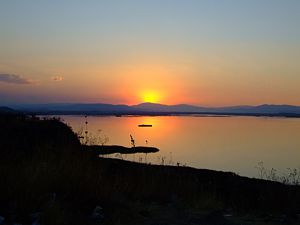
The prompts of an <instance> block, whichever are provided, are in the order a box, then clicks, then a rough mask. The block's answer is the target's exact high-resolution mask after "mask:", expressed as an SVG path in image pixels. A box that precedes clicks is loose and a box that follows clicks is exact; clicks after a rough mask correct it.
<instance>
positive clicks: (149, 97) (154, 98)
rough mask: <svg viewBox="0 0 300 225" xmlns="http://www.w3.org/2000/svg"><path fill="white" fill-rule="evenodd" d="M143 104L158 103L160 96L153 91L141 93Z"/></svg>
mask: <svg viewBox="0 0 300 225" xmlns="http://www.w3.org/2000/svg"><path fill="white" fill-rule="evenodd" d="M142 100H143V102H151V103H158V102H159V101H160V95H159V93H158V92H155V91H145V92H143V93H142Z"/></svg>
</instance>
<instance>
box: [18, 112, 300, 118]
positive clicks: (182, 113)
mask: <svg viewBox="0 0 300 225" xmlns="http://www.w3.org/2000/svg"><path fill="white" fill-rule="evenodd" d="M24 113H26V114H29V115H30V114H31V115H37V116H43V115H44V116H52V115H59V116H60V115H61V116H84V115H88V116H116V117H122V116H202V117H231V116H245V117H249V116H250V117H279V118H300V114H296V113H223V112H222V113H218V112H216V113H211V112H209V113H208V112H199V113H195V112H178V113H176V112H136V113H135V112H134V113H132V112H130V113H126V112H123V113H120V112H101V113H100V112H93V111H90V112H82V111H51V112H24Z"/></svg>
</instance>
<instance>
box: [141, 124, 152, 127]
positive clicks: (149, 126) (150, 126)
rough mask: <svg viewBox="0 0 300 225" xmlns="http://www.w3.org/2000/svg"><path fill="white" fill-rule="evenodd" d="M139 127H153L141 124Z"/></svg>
mask: <svg viewBox="0 0 300 225" xmlns="http://www.w3.org/2000/svg"><path fill="white" fill-rule="evenodd" d="M138 126H139V127H152V125H151V124H139V125H138Z"/></svg>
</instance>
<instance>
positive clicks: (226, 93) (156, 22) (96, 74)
mask: <svg viewBox="0 0 300 225" xmlns="http://www.w3.org/2000/svg"><path fill="white" fill-rule="evenodd" d="M299 12H300V1H299V0H251V1H249V0H227V1H225V0H219V1H217V0H106V1H104V0H103V1H100V0H87V1H82V0H60V1H58V0H57V1H54V0H35V1H33V0H26V1H17V0H1V2H0V32H1V33H0V105H3V104H14V103H54V102H55V103H57V102H83V103H90V102H93V103H100V102H102V103H112V104H137V103H140V102H143V101H151V102H160V103H164V104H177V103H187V104H194V105H205V106H224V105H244V104H251V105H258V104H263V103H269V104H294V105H300V28H299V27H300V13H299Z"/></svg>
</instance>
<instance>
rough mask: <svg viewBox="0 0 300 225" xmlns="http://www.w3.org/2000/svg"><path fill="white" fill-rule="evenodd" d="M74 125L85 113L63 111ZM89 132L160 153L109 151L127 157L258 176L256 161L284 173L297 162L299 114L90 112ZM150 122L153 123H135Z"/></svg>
mask: <svg viewBox="0 0 300 225" xmlns="http://www.w3.org/2000/svg"><path fill="white" fill-rule="evenodd" d="M61 118H62V119H63V120H64V121H65V122H66V123H68V124H69V125H70V126H71V127H72V128H73V130H74V131H78V130H79V129H80V128H84V127H85V120H86V119H85V117H84V116H62V117H61ZM87 120H88V130H89V132H90V133H93V134H96V133H99V132H98V130H99V129H100V130H101V132H100V135H102V136H107V137H108V138H109V142H108V143H107V144H109V145H113V144H116V145H124V146H130V145H131V143H130V135H132V136H133V138H134V140H135V143H136V145H144V146H155V147H158V148H159V149H160V152H158V153H152V154H147V155H146V154H134V155H118V154H117V155H116V154H115V155H113V157H122V158H123V159H126V160H134V161H137V162H139V161H140V162H147V163H149V162H150V163H155V164H173V165H177V162H179V163H180V164H181V165H187V166H192V167H196V168H207V169H213V170H221V171H232V172H236V173H238V174H240V175H244V176H249V177H258V170H257V168H256V166H257V164H258V162H261V161H262V162H264V166H265V167H266V168H269V169H271V168H275V169H276V170H277V173H278V174H285V173H286V172H287V168H300V119H294V118H266V117H200V116H155V117H149V116H124V117H113V116H111V117H101V116H90V117H88V118H87ZM138 124H152V125H153V126H152V127H138Z"/></svg>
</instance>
